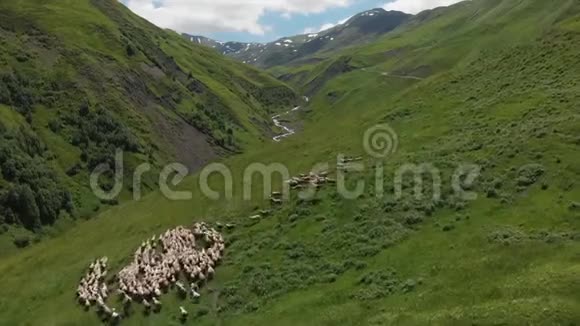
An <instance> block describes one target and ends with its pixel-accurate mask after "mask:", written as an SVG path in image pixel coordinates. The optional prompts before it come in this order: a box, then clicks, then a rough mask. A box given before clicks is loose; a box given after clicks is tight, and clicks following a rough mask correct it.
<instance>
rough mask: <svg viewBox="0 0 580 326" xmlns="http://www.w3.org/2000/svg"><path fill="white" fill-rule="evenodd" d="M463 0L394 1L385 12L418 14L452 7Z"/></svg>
mask: <svg viewBox="0 0 580 326" xmlns="http://www.w3.org/2000/svg"><path fill="white" fill-rule="evenodd" d="M461 1H463V0H394V1H393V2H389V3H387V4H385V5H384V6H383V8H384V9H385V10H398V11H402V12H406V13H409V14H417V13H419V12H421V11H423V10H427V9H433V8H436V7H443V6H450V5H452V4H455V3H458V2H461Z"/></svg>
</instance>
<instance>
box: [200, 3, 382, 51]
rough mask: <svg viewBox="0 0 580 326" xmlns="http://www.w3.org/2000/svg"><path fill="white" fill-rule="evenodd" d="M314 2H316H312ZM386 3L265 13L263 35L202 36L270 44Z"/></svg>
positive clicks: (219, 33) (218, 34)
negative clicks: (322, 9)
mask: <svg viewBox="0 0 580 326" xmlns="http://www.w3.org/2000/svg"><path fill="white" fill-rule="evenodd" d="M312 1H316V0H312ZM385 2H386V1H377V0H360V1H358V2H356V3H353V4H352V5H349V6H348V7H335V8H329V9H328V10H326V11H324V12H322V13H318V14H316V13H313V14H293V15H290V17H285V15H283V14H281V13H279V12H266V14H265V15H264V16H262V17H261V18H260V20H259V22H260V23H261V24H262V25H264V26H269V27H271V30H270V31H268V32H266V33H265V34H264V35H253V34H250V33H247V32H216V33H206V35H204V36H208V37H211V38H213V39H216V40H219V41H240V42H270V41H274V40H276V39H279V38H281V37H284V36H290V35H296V34H303V33H304V30H305V29H307V28H315V29H318V28H320V27H322V26H323V25H325V24H336V23H337V22H339V21H341V20H343V19H345V18H348V17H350V16H352V15H355V14H357V13H359V12H362V11H366V10H370V9H374V8H379V7H382V6H383V5H384V4H385Z"/></svg>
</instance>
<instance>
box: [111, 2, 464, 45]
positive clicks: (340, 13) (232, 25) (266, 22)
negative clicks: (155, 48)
mask: <svg viewBox="0 0 580 326" xmlns="http://www.w3.org/2000/svg"><path fill="white" fill-rule="evenodd" d="M119 1H121V2H122V3H124V4H125V5H126V6H127V7H128V8H129V9H131V10H132V11H133V12H135V13H136V14H138V15H140V16H141V17H143V18H145V19H147V20H149V21H150V22H152V23H154V24H156V25H157V26H159V27H162V28H169V29H173V30H175V31H177V32H181V33H188V34H193V35H204V36H208V37H211V38H214V39H217V40H220V41H242V42H268V41H273V40H275V39H278V38H280V37H284V36H291V35H296V34H302V33H304V32H305V30H306V29H310V30H312V31H313V32H316V31H318V30H320V29H321V27H322V26H326V27H327V28H328V27H330V26H332V25H335V24H337V23H338V22H340V21H343V20H345V19H347V18H349V17H350V16H352V15H354V14H357V13H359V12H362V11H366V10H370V9H374V8H385V9H387V10H399V11H403V12H407V13H412V14H415V13H418V12H420V11H422V10H425V9H431V8H434V7H438V6H446V5H450V4H453V3H456V2H459V1H460V0H119Z"/></svg>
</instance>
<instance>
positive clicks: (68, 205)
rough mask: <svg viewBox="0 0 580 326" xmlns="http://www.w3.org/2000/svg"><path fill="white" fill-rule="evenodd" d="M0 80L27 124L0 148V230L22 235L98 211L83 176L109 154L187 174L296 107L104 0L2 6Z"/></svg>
mask: <svg viewBox="0 0 580 326" xmlns="http://www.w3.org/2000/svg"><path fill="white" fill-rule="evenodd" d="M63 22H66V24H64V23H63ZM0 80H1V83H0V105H1V109H2V110H3V111H6V110H12V111H14V112H18V113H19V114H20V115H21V116H22V117H23V118H25V120H26V122H22V121H20V122H19V123H20V124H21V127H18V128H15V129H24V130H27V131H26V137H27V138H26V139H25V140H23V141H20V142H13V141H12V140H11V139H12V138H14V137H15V136H14V135H13V133H12V132H10V133H9V134H6V135H4V139H6V141H3V142H2V144H1V149H2V150H3V153H4V155H3V156H2V158H1V159H0V163H1V164H0V165H1V167H2V182H1V183H0V184H1V185H2V187H0V198H2V199H0V202H2V204H1V205H0V206H1V209H0V224H4V223H5V222H8V223H9V224H16V225H17V224H23V225H24V226H26V228H28V229H30V230H33V229H34V230H36V229H38V228H39V227H40V226H41V225H51V224H53V222H54V221H55V220H56V219H57V218H58V216H59V215H74V216H88V215H90V214H92V212H93V211H95V210H98V209H99V206H100V204H99V203H98V202H97V201H95V200H94V199H93V196H92V194H90V191H89V189H88V187H87V186H88V172H89V171H92V170H93V169H94V168H95V167H96V166H98V165H99V164H101V163H108V164H109V165H110V166H112V165H113V158H114V155H115V149H122V150H124V151H125V160H126V165H127V167H129V168H134V167H135V166H136V165H138V164H141V163H151V164H152V166H153V169H159V167H160V166H161V164H163V163H165V162H171V161H177V162H181V163H183V164H185V165H186V166H187V167H188V168H190V169H191V170H192V171H193V170H196V169H198V168H199V167H200V166H203V165H204V164H206V163H208V162H209V161H212V160H215V159H217V158H219V157H220V156H222V155H224V154H227V153H232V152H237V151H240V150H243V149H245V148H247V147H248V146H250V145H251V144H254V143H256V142H259V140H258V139H260V138H262V139H263V137H264V136H266V135H269V134H271V133H272V131H271V130H270V127H269V125H270V123H271V122H270V118H269V117H270V115H271V114H272V113H273V112H276V111H277V110H280V109H283V108H287V107H292V105H294V104H295V103H296V101H297V99H298V97H297V96H296V94H295V93H294V92H293V91H292V90H291V89H290V88H288V87H287V86H286V85H284V84H282V83H280V82H278V81H276V80H274V79H273V78H271V77H270V76H268V75H267V74H264V73H262V72H259V71H257V70H255V69H252V68H250V67H246V66H244V65H241V64H238V63H235V62H233V61H231V60H228V59H225V58H223V57H221V56H219V55H217V54H215V53H214V52H213V51H210V50H208V49H206V48H204V47H200V46H195V45H193V44H191V43H190V42H187V41H185V40H183V39H182V38H181V37H180V36H179V35H177V34H175V33H173V32H168V31H163V30H160V29H158V28H156V27H154V26H153V25H151V24H150V23H148V22H146V21H144V20H142V19H140V18H138V17H137V16H135V15H133V14H132V13H130V12H129V11H128V10H127V9H126V8H125V7H124V6H122V5H121V4H120V3H118V2H117V1H114V0H92V1H88V0H86V1H64V2H63V1H43V2H41V3H39V2H37V1H12V2H2V4H0ZM6 114H8V113H6ZM2 122H3V121H2ZM18 137H20V136H17V137H16V138H17V139H20V138H18ZM22 142H26V143H25V144H22ZM29 143H34V144H37V145H34V146H31V145H30V144H29ZM31 162H39V164H40V165H39V166H41V167H42V168H41V170H40V171H34V170H33V168H32V166H33V165H36V164H33V163H31ZM47 171H50V173H48V172H47ZM53 174H54V175H55V177H54V178H50V180H44V178H43V177H42V176H43V175H53ZM151 181H152V179H151V178H150V177H149V178H147V181H146V182H147V183H148V185H149V188H151V187H152V186H151V183H150V182H151ZM20 186H29V187H31V188H32V192H33V193H34V195H33V197H34V198H35V201H33V202H28V201H27V200H24V199H22V201H23V203H22V204H18V205H17V204H14V200H12V199H11V198H14V197H21V196H24V192H26V193H28V194H29V191H28V190H26V191H25V190H22V189H21V188H17V187H20ZM44 193H46V194H48V193H51V194H55V193H60V195H58V196H57V195H54V196H55V197H54V198H51V199H47V198H45V197H47V196H48V195H46V194H44ZM25 197H27V198H29V199H31V198H32V197H31V196H28V195H27V196H25ZM27 206H30V207H27ZM35 206H38V209H39V210H40V214H36V211H37V210H36V209H35ZM27 210H32V211H33V214H32V216H29V215H30V214H29V213H26V211H27ZM65 210H66V211H68V212H67V213H63V214H60V211H63V212H64V211H65ZM25 219H27V220H30V221H29V222H25V221H24V220H25Z"/></svg>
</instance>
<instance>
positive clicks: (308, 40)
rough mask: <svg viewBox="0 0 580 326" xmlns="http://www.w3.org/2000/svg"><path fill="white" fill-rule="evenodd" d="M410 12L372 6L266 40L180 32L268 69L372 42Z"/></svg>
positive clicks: (238, 58)
mask: <svg viewBox="0 0 580 326" xmlns="http://www.w3.org/2000/svg"><path fill="white" fill-rule="evenodd" d="M411 17H413V15H410V14H406V13H403V12H400V11H386V10H384V9H382V8H376V9H371V10H367V11H364V12H361V13H358V14H356V15H354V16H352V17H350V18H349V19H348V20H347V21H345V22H344V23H342V24H337V25H336V26H334V27H332V28H329V29H327V30H323V31H320V32H316V33H306V34H299V35H294V36H288V37H282V38H280V39H278V40H275V41H273V42H268V43H244V42H219V41H215V40H212V39H210V38H207V37H204V36H196V35H188V34H183V35H184V37H185V38H187V39H189V40H190V41H192V42H194V43H197V44H202V45H205V46H208V47H211V48H213V49H215V50H216V51H217V52H219V53H221V54H223V55H226V56H229V57H231V58H234V59H236V60H238V61H241V62H243V63H246V64H251V65H255V66H257V67H261V68H271V67H274V66H278V65H285V64H300V61H301V60H306V59H308V58H309V57H312V56H316V55H317V54H320V53H323V52H327V51H335V50H340V49H344V48H347V47H349V46H354V45H357V44H361V43H365V42H372V41H373V40H375V39H376V38H378V37H380V36H382V35H384V34H386V33H389V32H390V31H392V30H393V29H395V28H397V27H398V26H400V25H402V24H404V23H405V22H406V21H407V20H409V19H410V18H411Z"/></svg>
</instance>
